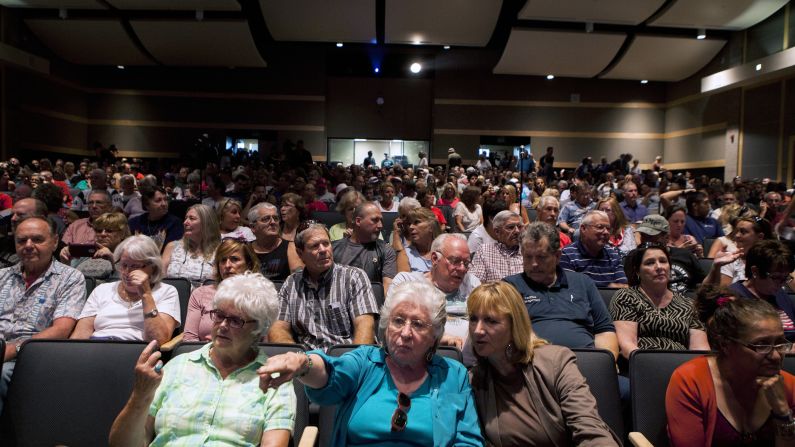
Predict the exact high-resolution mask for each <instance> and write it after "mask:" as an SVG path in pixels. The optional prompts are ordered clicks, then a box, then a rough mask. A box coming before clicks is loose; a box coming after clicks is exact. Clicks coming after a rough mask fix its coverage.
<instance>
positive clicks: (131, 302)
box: [118, 281, 140, 309]
mask: <svg viewBox="0 0 795 447" xmlns="http://www.w3.org/2000/svg"><path fill="white" fill-rule="evenodd" d="M118 293H119V298H121V300H122V301H124V302H125V303H126V304H127V309H132V308H133V306H135V304H136V303H138V301H140V299H135V298H133V297H131V296H130V294H129V293H128V292H127V289H125V288H124V284H122V283H121V281H120V282H119V290H118Z"/></svg>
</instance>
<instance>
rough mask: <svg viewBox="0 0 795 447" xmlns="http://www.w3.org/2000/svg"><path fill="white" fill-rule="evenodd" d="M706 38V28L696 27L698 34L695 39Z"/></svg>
mask: <svg viewBox="0 0 795 447" xmlns="http://www.w3.org/2000/svg"><path fill="white" fill-rule="evenodd" d="M706 38H707V30H706V28H699V29H698V34H696V39H698V40H704V39H706Z"/></svg>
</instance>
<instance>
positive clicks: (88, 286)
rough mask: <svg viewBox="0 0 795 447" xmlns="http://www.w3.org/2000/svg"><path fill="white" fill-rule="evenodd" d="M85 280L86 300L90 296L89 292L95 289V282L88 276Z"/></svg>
mask: <svg viewBox="0 0 795 447" xmlns="http://www.w3.org/2000/svg"><path fill="white" fill-rule="evenodd" d="M85 279H86V298H88V297H89V296H90V295H91V292H93V291H94V288H95V287H97V280H96V279H94V278H92V277H90V276H86V277H85Z"/></svg>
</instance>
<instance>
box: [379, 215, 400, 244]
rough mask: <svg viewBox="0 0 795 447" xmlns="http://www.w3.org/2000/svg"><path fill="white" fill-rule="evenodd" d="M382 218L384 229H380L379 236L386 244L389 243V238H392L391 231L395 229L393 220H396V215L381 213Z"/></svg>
mask: <svg viewBox="0 0 795 447" xmlns="http://www.w3.org/2000/svg"><path fill="white" fill-rule="evenodd" d="M381 215H382V216H383V218H384V220H383V224H384V227H383V228H382V229H381V236H382V237H383V238H384V241H385V242H386V243H389V241H390V240H389V238H390V237H391V236H392V229H393V228H394V227H395V219H397V218H398V213H381Z"/></svg>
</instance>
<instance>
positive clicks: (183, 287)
mask: <svg viewBox="0 0 795 447" xmlns="http://www.w3.org/2000/svg"><path fill="white" fill-rule="evenodd" d="M163 283H164V284H168V285H171V286H174V287H175V288H176V289H177V294H178V295H179V317H180V318H181V319H182V320H181V321H182V324H180V325H179V327H178V328H176V329H175V330H174V332H175V333H180V332H182V328H183V327H185V318H186V317H187V316H188V301H190V292H191V290H190V281H188V280H187V279H185V278H163Z"/></svg>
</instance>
